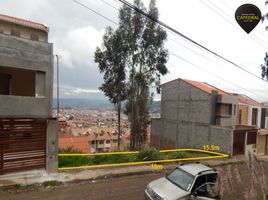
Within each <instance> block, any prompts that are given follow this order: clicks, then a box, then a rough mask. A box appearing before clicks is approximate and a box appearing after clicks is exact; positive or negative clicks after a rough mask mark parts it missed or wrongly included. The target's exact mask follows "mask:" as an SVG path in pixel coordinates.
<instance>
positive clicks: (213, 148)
mask: <svg viewBox="0 0 268 200" xmlns="http://www.w3.org/2000/svg"><path fill="white" fill-rule="evenodd" d="M203 149H204V150H205V151H219V150H220V146H217V145H209V144H206V145H203Z"/></svg>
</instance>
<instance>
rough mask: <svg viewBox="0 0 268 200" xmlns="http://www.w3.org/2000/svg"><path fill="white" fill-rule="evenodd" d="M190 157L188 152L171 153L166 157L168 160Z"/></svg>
mask: <svg viewBox="0 0 268 200" xmlns="http://www.w3.org/2000/svg"><path fill="white" fill-rule="evenodd" d="M188 156H189V155H188V154H187V152H181V151H179V152H170V153H168V154H167V155H166V157H167V159H179V158H187V157H188Z"/></svg>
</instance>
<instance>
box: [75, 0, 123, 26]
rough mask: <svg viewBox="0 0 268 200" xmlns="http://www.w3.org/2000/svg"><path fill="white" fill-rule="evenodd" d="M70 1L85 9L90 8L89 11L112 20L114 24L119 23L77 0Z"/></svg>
mask: <svg viewBox="0 0 268 200" xmlns="http://www.w3.org/2000/svg"><path fill="white" fill-rule="evenodd" d="M72 1H73V2H74V3H76V4H78V5H80V6H82V7H84V8H86V9H88V10H90V11H91V12H93V13H95V14H97V15H99V16H101V17H103V18H104V19H106V20H108V21H109V22H112V23H113V24H115V25H119V24H118V23H117V22H115V21H113V20H111V19H109V18H108V17H105V16H104V15H102V14H100V13H99V12H97V11H95V10H93V9H91V8H89V7H88V6H86V5H85V4H82V3H81V2H79V1H77V0H72Z"/></svg>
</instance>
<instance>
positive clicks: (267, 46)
mask: <svg viewBox="0 0 268 200" xmlns="http://www.w3.org/2000/svg"><path fill="white" fill-rule="evenodd" d="M207 1H208V2H209V3H210V4H211V5H213V6H214V7H215V8H216V9H217V10H215V9H214V8H213V7H211V6H210V5H208V4H207V3H205V2H204V1H203V0H200V2H201V3H202V4H203V5H205V6H206V7H207V8H209V9H210V10H212V11H213V12H214V13H216V14H217V15H218V16H220V17H222V18H223V19H224V20H225V21H227V22H228V23H229V24H231V25H232V26H233V27H235V28H236V29H238V30H239V31H241V32H243V31H242V30H241V28H239V27H238V26H237V25H236V24H235V23H234V21H233V18H231V17H230V16H229V15H228V13H226V12H224V11H223V10H222V9H221V8H219V7H218V6H217V5H215V4H214V3H212V2H211V1H210V0H207ZM222 13H223V14H222ZM252 35H253V36H255V37H256V38H254V37H253V36H252ZM252 35H249V37H250V38H251V39H252V40H254V41H255V42H256V43H258V44H259V45H260V46H262V47H263V48H265V49H267V48H268V44H267V43H266V42H265V41H264V40H262V39H260V38H258V37H257V36H256V35H255V34H252ZM258 40H259V41H258ZM264 44H265V45H264Z"/></svg>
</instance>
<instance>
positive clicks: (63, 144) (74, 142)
mask: <svg viewBox="0 0 268 200" xmlns="http://www.w3.org/2000/svg"><path fill="white" fill-rule="evenodd" d="M88 141H89V138H88V137H87V136H79V137H59V148H61V149H67V148H70V147H72V148H73V149H74V150H80V151H82V152H83V153H90V149H91V146H90V143H89V142H88Z"/></svg>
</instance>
